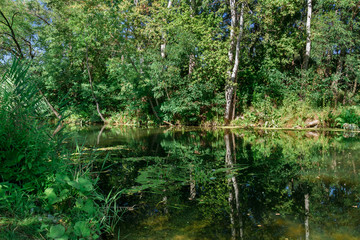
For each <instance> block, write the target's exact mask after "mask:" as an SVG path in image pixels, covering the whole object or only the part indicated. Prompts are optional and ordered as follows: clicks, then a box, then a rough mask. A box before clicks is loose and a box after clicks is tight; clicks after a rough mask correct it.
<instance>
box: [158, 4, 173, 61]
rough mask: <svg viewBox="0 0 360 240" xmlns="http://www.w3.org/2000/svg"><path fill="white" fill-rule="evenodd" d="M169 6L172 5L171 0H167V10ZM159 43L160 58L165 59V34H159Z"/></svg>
mask: <svg viewBox="0 0 360 240" xmlns="http://www.w3.org/2000/svg"><path fill="white" fill-rule="evenodd" d="M171 5H172V0H169V2H168V5H167V8H171ZM161 41H162V44H161V45H160V51H161V57H162V58H165V57H166V51H165V48H166V39H165V33H164V32H163V33H162V34H161Z"/></svg>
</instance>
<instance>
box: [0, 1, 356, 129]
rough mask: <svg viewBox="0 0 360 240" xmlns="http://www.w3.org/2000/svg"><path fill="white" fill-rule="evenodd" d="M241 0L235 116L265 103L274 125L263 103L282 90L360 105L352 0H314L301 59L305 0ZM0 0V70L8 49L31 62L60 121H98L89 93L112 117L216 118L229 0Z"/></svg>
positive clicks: (326, 102) (224, 73)
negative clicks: (63, 114)
mask: <svg viewBox="0 0 360 240" xmlns="http://www.w3.org/2000/svg"><path fill="white" fill-rule="evenodd" d="M246 2H247V5H246V10H245V14H244V31H243V33H242V38H241V42H240V57H239V60H240V62H239V71H238V73H237V79H236V84H235V86H236V96H237V97H236V106H235V108H236V109H235V112H236V114H235V115H236V116H238V115H243V114H247V113H245V112H244V111H245V109H247V108H249V107H251V106H254V107H260V108H263V109H264V108H267V109H268V110H267V111H266V112H267V113H269V114H270V115H272V116H269V117H261V118H263V120H265V121H268V120H274V121H277V123H275V124H274V125H278V123H279V122H281V121H283V119H277V120H275V119H274V118H279V117H280V116H279V114H277V113H276V112H274V113H270V112H271V111H273V110H274V111H275V109H277V108H282V107H284V106H285V104H286V103H285V102H284V101H287V100H286V99H288V98H293V99H295V98H297V99H298V100H299V101H304V102H306V103H307V104H308V105H309V106H313V107H314V108H327V107H334V108H338V107H339V104H342V105H344V106H353V105H356V104H359V100H360V99H359V91H358V89H359V83H358V82H359V80H358V79H359V76H360V68H359V66H360V62H359V61H360V60H359V48H358V47H357V46H358V45H359V40H358V39H360V38H359V32H360V31H359V30H360V24H359V22H360V21H359V11H358V6H357V5H356V4H355V2H354V1H350V0H349V1H337V2H336V3H334V2H331V1H327V0H321V1H316V2H314V3H313V11H312V15H313V16H312V18H311V20H312V24H311V40H312V43H311V47H312V48H311V54H310V60H309V67H308V68H307V69H304V66H303V65H304V58H305V44H306V38H307V36H306V34H307V33H306V21H307V17H306V14H307V13H306V2H304V1H300V0H291V1H283V0H277V1H270V0H261V1H246ZM0 3H1V5H2V6H5V7H3V8H2V9H1V11H2V12H3V14H4V16H0V20H1V22H0V46H1V47H0V69H1V70H0V72H2V71H3V70H4V69H6V67H8V65H9V63H10V62H11V60H12V59H13V58H14V57H20V58H23V59H24V60H27V61H29V62H31V67H30V68H29V71H30V72H31V75H32V78H33V79H34V81H36V82H37V86H38V88H39V89H40V90H41V91H42V92H43V93H44V95H45V96H46V97H47V99H48V100H49V101H50V103H51V104H52V105H53V106H54V107H55V109H61V107H62V104H61V102H62V99H63V98H64V96H67V99H68V103H69V104H68V105H69V108H68V111H67V114H68V115H70V116H71V117H70V118H69V119H68V121H76V120H81V121H85V122H99V121H101V120H100V118H99V116H98V113H97V109H96V106H95V102H94V96H95V97H96V99H97V102H98V103H99V108H100V112H101V113H102V114H103V115H104V116H105V118H106V119H107V120H108V121H109V122H112V123H118V124H124V123H125V124H136V123H140V124H143V123H148V124H163V121H166V122H171V123H173V124H174V123H177V124H179V123H181V124H187V125H199V124H202V123H205V122H209V121H217V120H219V119H220V118H221V117H222V115H223V113H224V105H225V96H224V89H225V84H226V83H227V81H228V78H229V71H231V69H232V67H233V66H231V65H232V64H230V63H229V50H230V44H231V43H230V28H231V13H230V8H229V2H218V3H216V4H214V3H213V2H209V1H197V2H196V3H195V2H191V3H190V2H173V1H171V3H172V4H171V6H169V7H168V3H169V1H155V2H151V3H150V2H147V1H144V0H139V1H135V2H134V1H130V0H125V1H100V0H93V1H81V2H79V1H73V0H69V1H68V0H66V1H65V0H59V1H45V2H43V3H40V2H39V1H36V0H23V1H10V0H1V1H0ZM237 7H238V9H237V10H238V11H240V9H239V8H240V5H239V6H237ZM248 10H249V11H248ZM6 20H8V21H10V25H9V26H10V27H9V26H8V25H7V23H6ZM234 30H235V35H237V34H238V33H239V29H238V26H237V27H236V28H235V29H234ZM90 77H91V79H92V85H93V88H91V87H90V83H89V79H90ZM264 99H265V101H264ZM265 105H266V106H265ZM300 105H302V104H300ZM270 106H272V107H271V108H270ZM263 109H262V110H259V111H260V112H263ZM276 111H280V112H281V111H282V110H280V109H277V110H276ZM264 118H267V119H264ZM220 121H221V120H220Z"/></svg>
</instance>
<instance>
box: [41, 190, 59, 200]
mask: <svg viewBox="0 0 360 240" xmlns="http://www.w3.org/2000/svg"><path fill="white" fill-rule="evenodd" d="M44 194H45V196H46V199H47V200H48V201H49V203H50V204H54V203H56V202H57V200H58V198H57V196H56V193H55V191H54V189H53V188H47V189H45V192H44Z"/></svg>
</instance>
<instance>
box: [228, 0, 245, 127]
mask: <svg viewBox="0 0 360 240" xmlns="http://www.w3.org/2000/svg"><path fill="white" fill-rule="evenodd" d="M244 8H245V3H242V4H241V11H240V21H239V22H240V24H239V30H240V31H239V35H238V37H237V39H236V42H235V32H234V31H235V28H236V26H237V21H236V18H237V10H236V2H235V0H230V9H231V30H230V49H229V53H228V55H229V62H230V65H231V66H232V70H231V71H229V72H228V74H229V79H228V81H227V83H226V86H225V100H226V106H225V124H226V125H228V124H229V123H230V122H231V121H232V120H234V115H235V110H234V109H233V108H235V99H236V98H235V97H234V95H235V94H236V77H237V73H238V70H239V55H240V41H241V38H242V36H243V32H244ZM235 43H236V44H235ZM234 49H235V56H234Z"/></svg>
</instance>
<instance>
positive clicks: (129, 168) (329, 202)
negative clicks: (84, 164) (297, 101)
mask: <svg viewBox="0 0 360 240" xmlns="http://www.w3.org/2000/svg"><path fill="white" fill-rule="evenodd" d="M77 135H78V136H77V137H78V138H79V139H87V140H86V141H87V144H86V147H87V148H88V149H92V148H96V153H97V154H98V156H99V159H101V156H105V155H109V156H110V160H109V163H110V164H111V167H110V172H108V173H107V174H104V175H103V176H102V180H101V181H102V184H103V189H104V191H109V190H110V189H111V188H112V187H114V186H116V187H121V188H125V189H126V192H127V194H126V195H124V197H123V198H122V200H121V202H119V204H120V205H121V206H123V207H128V206H131V207H132V206H135V207H132V208H131V211H130V210H129V211H127V212H126V213H125V214H124V216H123V222H121V223H120V225H119V232H120V233H119V237H120V239H359V237H358V236H360V234H359V233H360V228H359V225H360V212H359V207H360V189H359V180H360V179H359V175H358V173H357V168H358V165H359V163H360V162H359V161H360V144H359V142H360V139H359V137H358V136H357V135H354V136H351V137H350V136H349V135H348V134H346V135H344V134H343V133H336V132H320V131H318V132H294V131H292V132H283V131H268V132H265V131H255V132H251V131H243V130H234V131H230V130H217V131H205V130H201V129H171V130H166V129H134V128H118V129H117V128H104V129H96V130H94V129H85V130H81V131H78V132H77Z"/></svg>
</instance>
